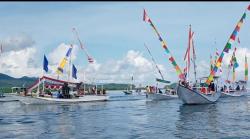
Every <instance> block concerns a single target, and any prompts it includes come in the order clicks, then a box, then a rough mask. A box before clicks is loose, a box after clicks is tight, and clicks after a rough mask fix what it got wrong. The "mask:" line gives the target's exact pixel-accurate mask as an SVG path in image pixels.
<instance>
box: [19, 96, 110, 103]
mask: <svg viewBox="0 0 250 139" xmlns="http://www.w3.org/2000/svg"><path fill="white" fill-rule="evenodd" d="M108 99H109V96H103V95H100V96H98V95H85V96H83V97H79V98H71V99H64V98H49V97H21V96H20V99H19V101H21V102H22V103H24V104H57V103H81V102H94V101H107V100H108Z"/></svg>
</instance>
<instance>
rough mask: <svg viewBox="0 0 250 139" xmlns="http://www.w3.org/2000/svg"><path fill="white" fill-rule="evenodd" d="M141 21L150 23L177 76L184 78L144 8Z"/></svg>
mask: <svg viewBox="0 0 250 139" xmlns="http://www.w3.org/2000/svg"><path fill="white" fill-rule="evenodd" d="M143 21H145V22H148V23H149V24H150V26H151V27H152V28H153V29H154V31H155V33H156V34H157V37H158V39H159V40H160V42H161V44H162V47H163V49H164V50H165V52H166V53H167V54H169V60H170V61H171V63H172V65H173V66H174V68H175V70H176V73H177V74H178V76H179V79H184V75H183V73H182V71H181V69H180V68H179V66H178V65H177V63H176V62H175V60H174V58H173V57H172V55H171V53H170V51H169V49H168V47H167V43H166V42H165V41H163V39H162V37H161V35H160V33H159V32H158V31H157V29H156V27H155V26H154V24H153V22H152V21H151V20H150V18H149V16H148V15H147V13H146V10H145V9H144V11H143Z"/></svg>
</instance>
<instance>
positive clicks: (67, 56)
mask: <svg viewBox="0 0 250 139" xmlns="http://www.w3.org/2000/svg"><path fill="white" fill-rule="evenodd" d="M72 49H73V46H72V45H70V48H69V49H68V51H67V53H66V55H65V57H64V58H63V59H62V60H61V62H60V64H59V66H58V67H57V71H56V72H57V74H62V73H63V68H64V66H65V64H66V63H67V61H68V58H69V56H70V55H71V51H72Z"/></svg>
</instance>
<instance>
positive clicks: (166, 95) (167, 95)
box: [144, 44, 178, 100]
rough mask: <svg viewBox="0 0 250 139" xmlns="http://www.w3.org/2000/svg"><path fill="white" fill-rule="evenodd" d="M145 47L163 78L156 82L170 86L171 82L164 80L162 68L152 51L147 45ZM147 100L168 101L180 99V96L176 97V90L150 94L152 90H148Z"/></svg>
mask: <svg viewBox="0 0 250 139" xmlns="http://www.w3.org/2000/svg"><path fill="white" fill-rule="evenodd" d="M144 46H145V48H146V49H147V51H148V53H149V55H150V56H151V60H152V62H153V63H154V66H155V68H156V69H157V71H158V73H159V75H160V76H161V79H159V78H156V81H157V82H161V83H166V84H169V83H170V81H167V80H165V79H164V77H163V75H162V72H161V70H160V68H159V67H158V66H157V64H156V61H155V59H154V57H153V55H152V53H151V51H150V49H149V48H148V46H147V45H146V44H144ZM146 98H147V99H150V100H168V99H176V98H178V96H177V95H176V91H175V90H169V89H166V91H163V92H162V91H161V90H156V91H155V92H150V89H147V91H146Z"/></svg>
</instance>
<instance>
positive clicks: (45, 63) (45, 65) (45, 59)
mask: <svg viewBox="0 0 250 139" xmlns="http://www.w3.org/2000/svg"><path fill="white" fill-rule="evenodd" d="M48 64H49V62H48V59H47V57H46V56H45V55H44V58H43V70H45V71H46V72H48V71H49V68H48Z"/></svg>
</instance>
